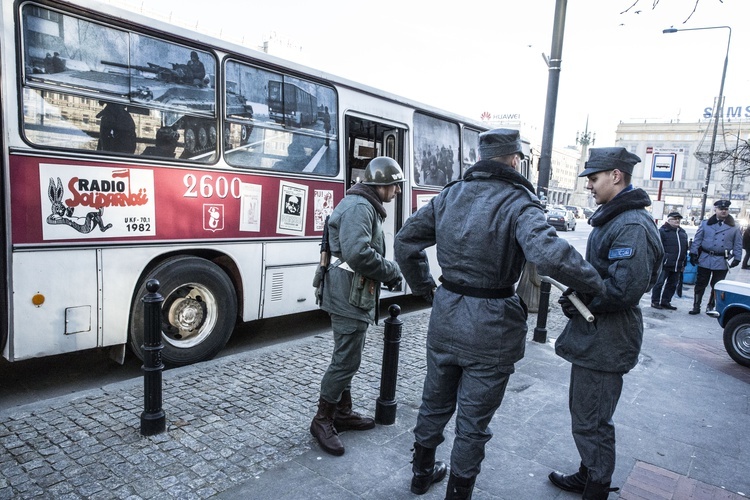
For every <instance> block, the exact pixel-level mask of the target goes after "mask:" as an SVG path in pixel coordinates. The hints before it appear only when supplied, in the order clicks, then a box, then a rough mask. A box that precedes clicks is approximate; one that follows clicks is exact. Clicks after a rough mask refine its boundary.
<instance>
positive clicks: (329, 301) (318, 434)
mask: <svg viewBox="0 0 750 500" xmlns="http://www.w3.org/2000/svg"><path fill="white" fill-rule="evenodd" d="M403 182H404V173H403V171H402V170H401V167H400V166H399V164H398V163H397V162H396V160H394V159H392V158H388V157H385V156H379V157H377V158H373V159H372V160H370V163H368V164H367V167H366V168H365V174H364V181H362V182H360V183H358V184H355V185H354V186H352V187H351V188H349V190H348V191H347V192H346V196H345V197H344V199H343V200H341V202H339V204H338V205H337V206H336V208H335V209H334V210H333V213H331V216H330V218H329V220H328V241H329V245H330V251H331V255H332V256H333V257H335V259H334V260H333V261H332V262H331V264H330V265H329V266H328V270H327V273H326V281H325V287H324V288H323V298H322V300H323V302H322V306H321V307H322V309H323V310H324V311H326V312H328V314H329V315H330V316H331V326H332V328H333V342H334V347H333V355H332V356H331V363H330V364H329V366H328V369H327V370H326V373H325V374H324V375H323V380H322V381H321V382H320V399H319V401H318V412H317V414H316V415H315V417H314V418H313V421H312V423H311V424H310V433H312V435H313V436H315V439H317V440H318V443H319V444H320V446H321V448H323V450H325V451H326V452H328V453H330V454H332V455H343V454H344V445H343V443H342V442H341V439H340V438H339V435H338V433H339V432H340V431H344V430H367V429H372V428H373V427H375V421H374V420H373V419H372V418H369V417H364V416H362V415H360V414H359V413H357V412H356V411H353V410H352V395H351V381H352V378H353V377H354V375H355V374H356V373H357V371H358V370H359V365H360V363H361V361H362V350H363V349H364V346H365V336H366V333H367V328H368V326H369V325H370V324H372V323H373V322H374V320H375V310H376V308H377V306H378V298H379V292H380V284H381V283H385V284H386V285H387V286H388V287H389V288H391V289H392V288H396V287H397V286H398V285H399V284H400V283H401V271H400V270H399V267H398V264H396V263H395V262H393V261H391V260H387V259H386V258H385V235H384V233H383V221H384V220H385V217H386V211H385V207H384V206H383V204H384V203H388V202H390V201H392V200H393V199H394V198H395V197H396V196H397V195H398V194H399V193H400V192H401V184H402V183H403Z"/></svg>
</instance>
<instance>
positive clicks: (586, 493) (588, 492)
mask: <svg viewBox="0 0 750 500" xmlns="http://www.w3.org/2000/svg"><path fill="white" fill-rule="evenodd" d="M610 484H611V483H595V482H593V481H588V482H587V483H586V488H585V489H584V490H583V500H607V497H609V492H610V491H617V490H619V489H620V488H610V487H609V485H610Z"/></svg>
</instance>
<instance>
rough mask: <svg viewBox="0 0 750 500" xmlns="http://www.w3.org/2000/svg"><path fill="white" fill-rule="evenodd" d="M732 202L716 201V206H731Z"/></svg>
mask: <svg viewBox="0 0 750 500" xmlns="http://www.w3.org/2000/svg"><path fill="white" fill-rule="evenodd" d="M731 204H732V202H731V201H729V200H719V201H717V202H716V203H714V206H715V207H716V208H729V205H731Z"/></svg>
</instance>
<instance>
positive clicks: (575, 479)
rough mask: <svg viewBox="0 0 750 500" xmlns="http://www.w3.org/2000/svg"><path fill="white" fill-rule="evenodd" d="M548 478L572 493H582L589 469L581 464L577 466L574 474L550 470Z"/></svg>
mask: <svg viewBox="0 0 750 500" xmlns="http://www.w3.org/2000/svg"><path fill="white" fill-rule="evenodd" d="M547 477H549V480H550V481H551V482H552V484H554V485H555V486H557V487H558V488H560V489H561V490H565V491H572V492H573V493H583V490H584V489H586V481H587V480H588V477H589V470H588V468H586V466H585V465H583V464H581V466H580V467H579V468H578V472H576V473H575V474H562V473H560V472H550V474H549V476H547Z"/></svg>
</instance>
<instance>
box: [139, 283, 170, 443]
mask: <svg viewBox="0 0 750 500" xmlns="http://www.w3.org/2000/svg"><path fill="white" fill-rule="evenodd" d="M146 290H147V291H148V293H147V294H146V295H145V296H144V297H143V298H142V299H141V300H142V301H143V346H142V347H143V366H142V368H143V372H144V373H143V413H141V435H143V436H153V435H155V434H160V433H162V432H164V431H165V430H166V428H167V417H166V415H165V414H164V410H162V408H161V393H162V391H161V389H162V388H161V372H162V370H164V364H163V363H162V362H161V350H162V348H163V347H164V346H163V345H162V343H161V321H160V319H159V315H160V312H161V304H162V302H164V297H162V296H161V295H160V294H159V293H158V290H159V282H158V281H157V280H154V279H151V280H148V282H146Z"/></svg>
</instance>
